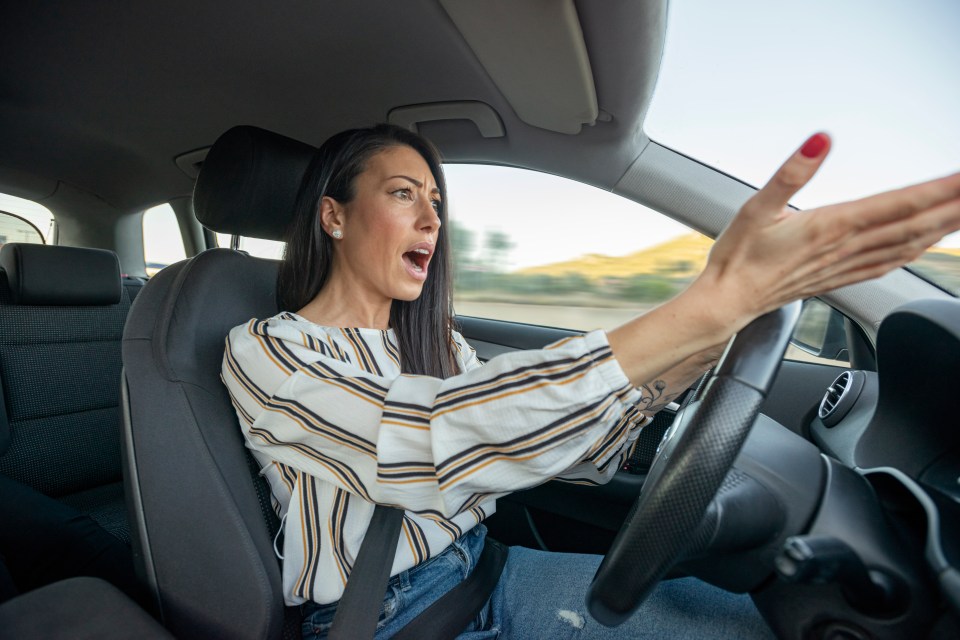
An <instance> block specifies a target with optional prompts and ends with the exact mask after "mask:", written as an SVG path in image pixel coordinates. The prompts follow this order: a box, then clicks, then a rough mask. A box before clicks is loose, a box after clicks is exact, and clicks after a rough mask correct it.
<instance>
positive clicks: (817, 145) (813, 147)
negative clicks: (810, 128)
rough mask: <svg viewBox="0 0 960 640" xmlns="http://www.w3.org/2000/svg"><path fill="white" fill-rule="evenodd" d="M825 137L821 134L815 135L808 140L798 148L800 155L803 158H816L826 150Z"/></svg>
mask: <svg viewBox="0 0 960 640" xmlns="http://www.w3.org/2000/svg"><path fill="white" fill-rule="evenodd" d="M827 139H828V138H827V136H826V135H825V134H822V133H815V134H813V135H812V136H810V139H809V140H807V141H806V142H804V143H803V146H802V147H800V155H802V156H803V157H805V158H816V157H817V156H819V155H820V154H821V153H823V150H824V149H826V148H827Z"/></svg>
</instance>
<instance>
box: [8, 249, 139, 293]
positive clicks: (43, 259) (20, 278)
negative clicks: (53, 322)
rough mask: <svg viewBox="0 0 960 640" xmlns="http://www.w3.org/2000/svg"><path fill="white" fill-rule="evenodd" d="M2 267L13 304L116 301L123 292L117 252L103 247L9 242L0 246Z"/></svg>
mask: <svg viewBox="0 0 960 640" xmlns="http://www.w3.org/2000/svg"><path fill="white" fill-rule="evenodd" d="M0 268H3V270H4V271H6V273H7V282H8V284H9V286H10V294H11V296H12V297H13V303H14V304H37V305H62V306H81V305H99V304H117V303H119V302H120V298H121V295H122V285H121V284H120V262H119V260H117V254H115V253H114V252H113V251H106V250H104V249H82V248H79V247H57V246H50V245H43V244H21V243H19V242H10V243H8V244H5V245H3V248H2V249H0Z"/></svg>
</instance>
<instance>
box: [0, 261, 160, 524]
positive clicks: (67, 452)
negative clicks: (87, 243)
mask: <svg viewBox="0 0 960 640" xmlns="http://www.w3.org/2000/svg"><path fill="white" fill-rule="evenodd" d="M63 249H69V251H68V252H66V253H65V252H63V251H62V250H63ZM104 254H106V257H105V255H104ZM11 255H13V256H17V260H16V261H17V262H18V264H19V266H18V267H17V268H19V269H20V272H19V276H18V277H19V278H20V279H21V280H22V281H26V282H32V283H35V284H34V285H31V286H33V287H34V289H33V290H35V291H48V292H50V291H54V290H55V289H56V288H54V287H45V286H44V285H42V284H40V283H41V282H42V280H43V277H42V276H43V273H37V271H42V270H43V269H44V268H45V267H46V266H49V265H51V264H54V265H55V264H58V263H59V262H60V261H62V260H66V259H70V260H76V261H77V263H78V264H79V265H88V266H89V265H90V264H93V265H94V267H92V268H90V269H86V268H84V269H79V270H76V271H74V272H73V273H70V272H69V271H67V270H63V269H60V268H59V267H56V268H54V269H53V271H51V272H50V273H49V274H48V275H49V277H51V278H52V277H56V278H60V279H61V282H60V284H59V287H60V288H61V289H68V288H76V289H80V288H83V287H86V286H88V285H90V286H91V287H92V289H93V290H94V292H96V291H99V292H100V293H99V294H96V293H94V294H91V296H87V297H86V298H84V297H83V296H82V295H80V294H76V295H72V294H71V295H66V296H61V297H60V298H59V299H61V300H70V299H73V300H78V299H83V300H86V302H89V301H90V300H91V299H93V298H96V297H100V298H103V297H104V295H105V292H107V291H110V290H112V289H114V288H115V289H116V296H115V298H116V302H114V303H112V304H98V305H91V304H87V303H86V302H85V303H83V304H78V305H73V304H70V305H66V304H63V305H32V304H22V303H21V304H14V302H13V294H12V292H11V290H10V287H9V286H8V280H7V273H6V272H5V271H0V386H2V389H3V402H2V411H0V473H3V474H5V475H7V476H9V477H10V478H13V479H15V480H18V481H20V482H23V483H24V484H26V485H28V486H30V487H33V488H34V489H36V490H38V491H40V492H42V493H44V494H46V495H49V496H51V497H54V498H58V499H60V500H61V501H63V502H65V503H68V504H71V505H72V506H75V507H77V508H78V509H79V510H80V511H82V512H84V513H87V514H89V515H91V516H92V517H93V518H94V520H96V521H97V522H99V523H100V524H101V525H102V526H104V528H106V529H107V530H108V531H110V532H111V533H113V534H114V535H115V536H117V537H118V538H120V539H121V540H124V541H129V538H130V536H129V525H128V522H127V518H126V513H125V505H124V501H123V489H122V483H121V472H120V417H119V402H120V398H119V383H120V340H121V338H122V335H123V325H124V322H125V321H126V317H127V313H128V311H129V309H130V300H131V297H132V296H133V295H136V291H138V290H139V289H140V288H141V286H142V283H141V282H140V281H137V280H132V279H128V280H126V281H121V278H120V272H119V268H118V267H117V266H116V256H114V255H113V254H112V253H110V252H104V251H101V250H98V249H75V248H72V247H49V246H43V245H36V246H35V247H33V248H31V249H29V250H28V251H26V252H24V251H23V249H22V246H21V247H16V246H14V245H9V244H8V245H5V246H4V247H3V249H2V251H0V258H5V260H2V261H3V262H4V263H8V262H9V261H10V260H12V258H11V257H10V256H11ZM51 256H52V257H51ZM105 265H107V266H109V265H112V268H107V266H105ZM94 275H96V277H93V276H94ZM111 283H112V284H111ZM51 295H52V294H51ZM42 297H43V296H41V298H42ZM23 299H24V297H23V296H21V300H23ZM26 299H31V298H30V296H27V297H26ZM44 299H47V300H52V299H53V298H52V297H51V296H47V297H46V298H44Z"/></svg>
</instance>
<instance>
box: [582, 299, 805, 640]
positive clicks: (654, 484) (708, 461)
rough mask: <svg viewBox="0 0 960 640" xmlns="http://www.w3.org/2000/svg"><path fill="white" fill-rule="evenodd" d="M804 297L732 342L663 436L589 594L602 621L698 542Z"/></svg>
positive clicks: (631, 606) (619, 612)
mask: <svg viewBox="0 0 960 640" xmlns="http://www.w3.org/2000/svg"><path fill="white" fill-rule="evenodd" d="M800 306H801V304H800V302H793V303H791V304H789V305H786V306H784V307H782V308H780V309H778V310H776V311H773V312H771V313H768V314H766V315H763V316H760V317H759V318H757V319H756V320H754V321H753V322H751V323H750V324H749V325H747V326H746V327H745V328H744V329H743V330H742V331H740V332H739V333H738V334H737V335H736V336H735V337H734V338H733V339H732V340H731V341H730V344H729V345H728V346H727V349H726V351H725V352H724V355H723V358H722V359H721V361H720V364H719V365H717V368H716V370H715V372H714V374H713V376H712V377H711V378H710V381H709V382H708V383H707V386H706V387H705V391H704V395H703V399H702V401H701V402H700V403H699V406H698V407H697V408H696V411H695V413H694V415H693V416H690V417H689V419H684V418H682V417H681V416H678V417H677V420H676V421H675V422H674V424H673V426H671V427H670V429H668V430H667V432H666V433H665V434H664V438H663V441H662V442H661V443H660V447H659V449H658V452H657V456H656V458H654V461H653V465H652V466H651V468H650V473H649V474H648V475H647V479H646V481H645V482H644V485H643V490H642V491H641V493H640V496H639V497H638V498H637V501H636V503H634V505H633V508H632V509H631V511H630V514H629V515H628V516H627V519H626V520H625V521H624V523H623V526H622V527H621V528H620V531H619V533H618V534H617V537H616V539H615V540H614V541H613V545H612V546H611V548H610V551H609V552H608V553H607V555H606V557H605V558H604V559H603V562H602V563H601V564H600V568H599V569H598V570H597V574H596V576H594V578H593V582H592V584H591V585H590V589H589V591H588V592H587V608H588V610H589V611H590V614H591V615H592V616H593V617H594V618H595V619H596V620H597V621H598V622H600V623H601V624H603V625H606V626H608V627H613V626H616V625H618V624H620V623H622V622H623V621H624V620H626V619H627V618H629V617H630V616H631V615H632V614H633V612H634V611H635V610H636V609H637V607H639V606H640V605H641V604H642V603H643V601H644V600H645V599H646V597H647V596H648V595H649V594H650V592H651V591H652V590H653V588H654V587H655V586H656V585H657V583H658V582H659V581H660V579H661V578H663V576H664V575H666V573H667V571H669V570H670V568H671V567H672V566H673V565H674V564H675V563H676V562H677V560H678V559H680V557H681V554H683V553H684V551H685V550H686V549H687V548H689V547H691V546H695V545H696V544H697V543H698V541H697V540H695V539H694V537H695V532H696V531H697V530H698V525H699V524H700V522H701V520H702V519H703V517H704V514H705V513H706V511H707V507H708V506H709V505H710V502H711V500H713V498H714V496H715V495H716V494H717V490H718V489H719V488H720V485H721V483H722V482H723V480H724V478H725V477H726V476H727V473H728V472H729V471H730V469H731V467H732V466H733V462H734V460H735V459H736V457H737V455H738V454H739V453H740V449H741V447H742V446H743V443H744V441H745V440H746V438H747V435H748V434H749V433H750V429H751V428H752V427H753V423H754V422H755V421H756V418H757V414H758V413H759V412H760V405H761V404H762V403H763V400H764V398H765V397H766V395H767V392H768V391H769V390H770V387H771V385H772V383H773V380H774V378H775V377H776V375H777V371H778V370H779V368H780V362H781V361H782V359H783V355H784V353H785V352H786V349H787V345H788V344H789V342H790V337H791V335H792V334H793V329H794V327H795V326H796V323H797V319H798V318H799V317H800Z"/></svg>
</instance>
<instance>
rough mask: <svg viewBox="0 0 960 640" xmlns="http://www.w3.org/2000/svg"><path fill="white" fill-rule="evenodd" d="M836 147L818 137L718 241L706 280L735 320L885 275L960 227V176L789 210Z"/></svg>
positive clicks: (738, 216)
mask: <svg viewBox="0 0 960 640" xmlns="http://www.w3.org/2000/svg"><path fill="white" fill-rule="evenodd" d="M829 148H830V139H829V138H828V137H827V135H826V134H823V133H818V134H816V135H814V136H813V137H811V138H810V139H809V140H808V141H807V142H806V144H804V145H803V147H801V148H800V149H798V150H797V151H796V152H795V153H794V154H793V155H792V156H791V157H790V158H789V159H788V160H787V161H786V162H785V163H784V164H783V166H782V167H780V169H779V170H778V171H777V172H776V173H775V174H774V175H773V177H772V178H771V179H770V181H769V182H768V183H767V184H766V185H765V186H764V187H763V188H762V189H760V190H759V191H758V192H757V193H756V194H755V195H754V196H753V197H752V198H750V200H748V201H747V202H746V204H744V205H743V208H742V209H741V210H740V212H739V213H738V214H737V216H736V217H735V218H734V219H733V221H732V222H731V224H730V226H729V227H728V228H727V229H726V231H724V232H723V234H722V235H721V236H720V238H719V239H718V240H717V242H716V244H715V246H714V248H713V250H712V252H711V255H710V260H709V262H708V265H707V268H706V269H705V271H704V277H705V278H707V279H708V280H713V281H714V283H715V284H716V285H717V286H720V287H722V288H723V290H724V291H726V292H727V293H726V295H727V296H728V297H727V300H728V302H729V304H730V305H731V306H730V311H731V312H733V313H734V314H739V313H745V314H746V315H748V316H755V315H759V314H760V313H764V312H766V311H770V310H772V309H775V308H777V307H779V306H781V305H783V304H786V303H787V302H790V301H792V300H796V299H798V298H806V297H809V296H813V295H817V294H820V293H823V292H825V291H829V290H831V289H835V288H837V287H841V286H844V285H848V284H852V283H855V282H860V281H863V280H868V279H871V278H875V277H877V276H880V275H883V274H884V273H887V272H888V271H890V270H892V269H895V268H897V267H899V266H902V265H904V264H906V263H907V262H910V261H912V260H914V259H916V258H917V257H919V256H920V255H921V254H922V253H923V252H924V251H925V250H926V249H927V248H929V247H930V246H932V245H933V244H936V243H937V242H938V241H939V240H940V239H941V238H943V237H944V236H945V235H947V234H948V233H950V232H952V231H955V230H957V229H958V228H960V173H958V174H953V175H951V176H947V177H945V178H940V179H938V180H932V181H930V182H925V183H921V184H917V185H913V186H910V187H906V188H903V189H897V190H896V191H889V192H887V193H881V194H878V195H875V196H870V197H868V198H863V199H861V200H854V201H851V202H845V203H842V204H835V205H829V206H826V207H820V208H818V209H811V210H807V211H793V210H791V209H789V208H788V207H787V203H788V202H789V200H790V198H792V197H793V196H794V195H795V194H796V193H797V192H798V191H799V190H800V189H801V188H802V187H803V186H804V185H805V184H807V182H809V181H810V179H811V178H812V177H813V175H814V174H815V173H816V171H817V169H819V168H820V165H821V164H822V163H823V161H824V159H825V158H826V156H827V153H828V152H829ZM737 324H740V323H737Z"/></svg>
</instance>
